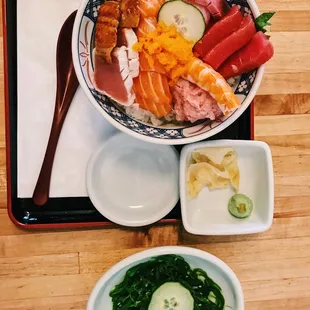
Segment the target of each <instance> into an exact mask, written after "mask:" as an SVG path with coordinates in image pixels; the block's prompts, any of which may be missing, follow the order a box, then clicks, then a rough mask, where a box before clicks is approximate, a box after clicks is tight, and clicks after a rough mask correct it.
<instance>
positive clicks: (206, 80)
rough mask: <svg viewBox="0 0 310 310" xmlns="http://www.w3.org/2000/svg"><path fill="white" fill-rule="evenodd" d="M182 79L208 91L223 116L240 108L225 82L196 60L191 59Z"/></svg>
mask: <svg viewBox="0 0 310 310" xmlns="http://www.w3.org/2000/svg"><path fill="white" fill-rule="evenodd" d="M183 77H184V78H185V79H186V80H188V81H190V82H192V83H194V84H196V85H197V86H199V87H200V88H202V89H204V90H206V91H208V92H209V93H210V95H211V96H212V97H213V98H214V99H215V100H216V101H217V104H218V106H219V108H220V109H221V111H222V113H223V114H224V115H228V114H230V113H231V112H232V111H234V110H235V109H236V108H238V107H239V106H240V102H239V100H238V98H237V96H236V95H235V94H234V92H233V91H232V89H231V87H230V86H229V85H228V83H227V82H226V80H225V79H224V78H223V77H222V76H221V75H220V74H219V73H218V72H216V71H215V70H214V69H213V68H212V67H211V66H209V65H207V64H206V63H204V62H203V61H201V60H200V59H198V58H195V57H193V58H192V60H191V61H190V62H189V64H188V67H187V70H186V73H185V74H184V75H183Z"/></svg>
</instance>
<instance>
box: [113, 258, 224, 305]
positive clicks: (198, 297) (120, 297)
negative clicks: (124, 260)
mask: <svg viewBox="0 0 310 310" xmlns="http://www.w3.org/2000/svg"><path fill="white" fill-rule="evenodd" d="M110 297H111V298H112V302H113V310H138V309H139V310H161V309H163V310H174V309H177V310H192V309H193V310H223V309H224V307H225V299H224V296H223V294H222V290H221V288H220V287H219V286H218V285H217V284H216V283H215V282H214V281H213V280H212V279H211V278H210V277H209V276H208V275H207V273H206V272H205V271H204V270H202V269H199V268H195V269H192V268H191V267H190V265H189V264H188V263H187V262H186V261H185V259H184V258H183V257H181V256H178V255H161V256H157V257H154V258H151V259H150V260H148V261H146V262H143V263H140V264H138V265H136V266H134V267H132V268H130V269H129V270H128V271H127V272H126V274H125V277H124V279H123V281H122V282H121V283H119V284H117V285H116V286H115V287H114V288H113V290H112V291H111V292H110Z"/></svg>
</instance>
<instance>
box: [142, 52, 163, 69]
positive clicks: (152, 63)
mask: <svg viewBox="0 0 310 310" xmlns="http://www.w3.org/2000/svg"><path fill="white" fill-rule="evenodd" d="M139 62H140V71H153V72H158V73H162V74H165V69H164V67H163V66H162V64H161V63H160V62H159V61H158V59H157V58H153V57H151V56H150V55H149V54H147V53H145V52H141V53H139Z"/></svg>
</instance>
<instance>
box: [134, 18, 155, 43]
mask: <svg viewBox="0 0 310 310" xmlns="http://www.w3.org/2000/svg"><path fill="white" fill-rule="evenodd" d="M156 24H157V19H156V18H155V17H147V18H141V20H140V23H139V26H138V28H137V30H136V35H137V37H138V38H141V37H145V36H146V34H147V33H149V32H152V31H154V30H155V29H156Z"/></svg>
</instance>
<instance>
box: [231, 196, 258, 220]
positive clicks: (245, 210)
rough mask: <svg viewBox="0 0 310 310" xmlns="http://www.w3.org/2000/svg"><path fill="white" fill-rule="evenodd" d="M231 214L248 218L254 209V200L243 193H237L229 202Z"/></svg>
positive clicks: (240, 217)
mask: <svg viewBox="0 0 310 310" xmlns="http://www.w3.org/2000/svg"><path fill="white" fill-rule="evenodd" d="M228 210H229V212H230V214H231V215H232V216H234V217H237V218H239V219H244V218H247V217H249V216H250V215H251V213H252V211H253V202H252V200H251V199H250V198H249V197H247V196H246V195H243V194H235V195H234V196H232V197H231V198H230V200H229V202H228Z"/></svg>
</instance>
